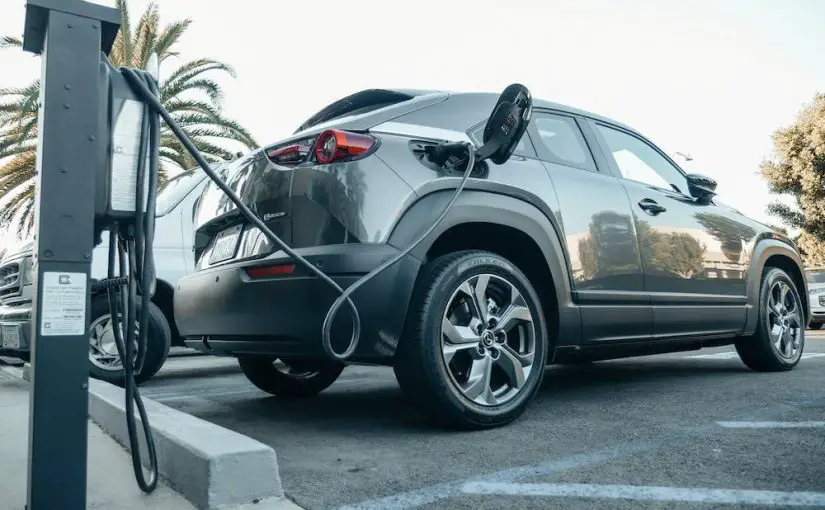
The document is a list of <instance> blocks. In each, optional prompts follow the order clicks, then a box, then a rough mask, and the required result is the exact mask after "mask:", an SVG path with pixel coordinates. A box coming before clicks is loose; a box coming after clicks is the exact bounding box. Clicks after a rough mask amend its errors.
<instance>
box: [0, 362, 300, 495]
mask: <svg viewBox="0 0 825 510" xmlns="http://www.w3.org/2000/svg"><path fill="white" fill-rule="evenodd" d="M4 376H5V377H13V378H18V379H24V380H29V364H28V363H26V364H25V365H24V366H23V367H15V366H8V365H2V364H0V378H2V377H4ZM125 400H126V394H125V391H124V390H123V388H120V387H118V386H115V385H113V384H109V383H107V382H103V381H99V380H97V379H91V378H90V379H89V418H90V419H91V420H92V421H93V422H95V423H96V424H97V425H98V426H100V428H102V429H103V430H104V431H105V432H106V433H107V434H109V435H110V436H111V437H112V438H114V439H115V441H117V442H118V443H120V444H121V445H122V446H123V447H124V448H126V449H127V450H129V449H130V445H129V433H128V431H127V429H126V406H125ZM143 405H144V407H145V408H146V414H147V415H148V416H149V422H150V425H151V427H152V435H153V438H154V440H155V452H156V453H157V459H158V472H159V474H160V476H161V478H163V479H164V481H165V482H166V484H167V485H169V486H170V487H171V488H173V489H174V490H175V491H177V492H178V493H179V494H180V495H182V496H183V497H184V498H186V499H187V500H189V501H190V502H191V503H192V504H194V505H195V506H196V507H197V508H199V509H201V510H230V509H234V510H247V509H248V510H253V509H255V510H302V509H301V507H300V506H298V505H296V504H295V503H293V502H292V501H290V500H288V499H287V498H286V497H285V496H284V491H283V488H282V486H281V477H280V474H279V471H278V459H277V457H276V455H275V451H274V450H273V449H272V448H270V447H269V446H267V445H265V444H263V443H260V442H258V441H255V440H254V439H252V438H249V437H247V436H244V435H242V434H238V433H237V432H233V431H231V430H228V429H225V428H223V427H220V426H218V425H215V424H212V423H209V422H207V421H205V420H201V419H200V418H196V417H194V416H192V415H189V414H186V413H183V412H180V411H177V410H175V409H172V408H170V407H167V406H165V405H163V404H161V403H159V402H155V401H154V400H151V399H148V398H145V397H144V398H143ZM135 419H136V421H137V424H138V436H139V441H140V450H141V459H142V460H143V462H144V465H147V464H148V458H149V457H148V453H147V452H146V444H145V438H144V436H143V429H142V425H143V423H142V422H141V420H140V417H139V416H138V414H137V409H136V410H135Z"/></svg>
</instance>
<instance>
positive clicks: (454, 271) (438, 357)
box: [423, 254, 549, 422]
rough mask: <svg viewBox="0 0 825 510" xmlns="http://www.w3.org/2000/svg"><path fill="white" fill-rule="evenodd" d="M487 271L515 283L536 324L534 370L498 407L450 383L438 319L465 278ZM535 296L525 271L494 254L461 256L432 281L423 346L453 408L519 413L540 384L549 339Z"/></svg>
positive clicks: (494, 417) (479, 414) (490, 415)
mask: <svg viewBox="0 0 825 510" xmlns="http://www.w3.org/2000/svg"><path fill="white" fill-rule="evenodd" d="M482 273H489V274H494V275H496V276H499V277H502V278H504V279H505V280H507V281H508V282H509V283H510V284H512V285H514V286H515V287H516V288H517V289H518V291H519V292H520V293H521V294H522V296H523V297H524V298H526V299H525V300H526V302H527V306H528V308H529V309H530V313H531V315H532V317H533V324H534V327H535V358H534V364H533V369H532V370H531V371H530V375H529V376H528V377H527V380H526V381H525V386H524V388H523V389H522V391H521V392H519V394H518V395H516V396H515V397H514V398H512V399H511V400H509V401H508V402H506V403H504V404H501V405H498V406H482V405H479V404H477V403H475V402H472V401H471V400H469V399H468V398H466V397H465V396H464V395H463V394H462V393H461V392H460V391H459V389H458V388H456V386H455V384H454V383H453V380H452V376H451V374H450V372H449V369H448V367H447V364H446V363H445V361H444V357H443V355H442V352H441V342H442V332H441V321H442V317H443V314H444V310H445V309H446V307H447V306H448V305H449V300H450V297H451V296H452V295H453V293H454V292H455V290H456V289H457V288H458V287H459V286H460V285H461V284H462V283H463V282H464V281H465V280H467V279H468V278H471V277H473V276H476V275H479V274H482ZM540 303H541V301H540V300H539V297H538V295H537V294H536V292H535V290H533V287H532V285H531V284H530V282H529V280H528V279H527V278H526V277H525V276H524V274H523V273H522V272H521V271H520V270H519V269H518V268H516V267H515V266H514V265H512V264H510V263H509V262H507V261H506V260H504V259H502V258H501V257H498V256H496V255H494V254H471V255H467V256H465V257H461V258H459V259H458V260H456V261H454V262H453V263H452V264H450V266H449V268H448V269H447V270H446V271H445V272H444V273H443V274H442V275H441V276H440V277H439V278H438V279H437V280H436V281H435V284H434V291H433V293H432V298H431V300H430V303H429V309H428V311H427V314H426V319H425V321H424V330H423V331H424V338H423V349H424V355H425V359H427V360H429V361H430V363H428V364H427V365H428V367H425V368H431V370H434V371H435V372H436V373H435V374H434V375H436V377H437V378H438V379H440V380H442V381H444V383H445V386H446V388H445V389H446V390H447V391H445V392H444V398H446V399H448V401H449V402H450V404H451V406H450V407H452V408H453V409H458V410H463V411H464V412H465V413H467V414H470V415H472V419H473V420H474V421H476V420H479V419H480V420H482V421H484V422H486V421H499V420H501V419H502V418H504V417H506V416H507V415H508V414H514V413H518V412H520V410H521V408H522V407H523V406H525V405H526V404H528V403H529V401H530V400H531V399H532V398H533V396H534V395H535V394H536V392H537V391H538V388H539V387H540V386H541V382H542V380H543V377H544V372H545V363H544V362H543V361H542V360H546V359H547V351H548V348H549V347H548V345H547V343H548V340H547V337H548V335H547V325H546V323H545V319H544V313H543V311H542V309H541V305H540Z"/></svg>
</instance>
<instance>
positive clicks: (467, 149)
mask: <svg viewBox="0 0 825 510" xmlns="http://www.w3.org/2000/svg"><path fill="white" fill-rule="evenodd" d="M120 71H121V73H122V74H123V76H124V78H126V80H127V81H128V82H129V84H130V85H131V86H132V89H133V91H134V92H135V93H136V94H138V95H139V96H141V97H142V98H143V100H144V101H145V102H146V103H148V105H149V106H151V107H152V109H154V110H155V112H157V113H158V114H159V115H160V116H161V117H162V118H163V120H164V122H166V124H167V125H168V126H169V128H170V129H171V130H172V132H174V133H175V136H177V138H178V139H179V140H180V141H181V143H182V144H183V146H184V147H185V148H186V150H187V151H189V153H190V154H191V155H192V157H193V158H194V159H195V161H197V162H198V165H200V167H201V168H202V169H203V171H204V172H206V175H207V176H208V177H209V178H210V179H211V180H212V181H213V182H214V183H215V184H216V185H217V186H218V187H219V188H220V189H221V190H222V191H223V192H224V193H225V194H226V196H227V197H228V198H229V200H231V201H232V203H233V204H235V206H236V207H237V208H238V210H239V211H240V212H241V214H243V216H244V217H245V218H246V219H247V220H248V221H249V222H250V223H252V224H253V225H255V226H256V227H257V228H258V229H259V230H260V231H261V233H263V235H264V236H266V238H267V239H269V241H271V242H272V243H273V244H275V245H277V246H278V247H279V248H280V249H281V250H283V251H284V252H285V253H286V254H287V255H289V256H290V257H292V258H293V259H295V260H296V261H297V262H298V263H299V264H301V265H302V266H303V267H304V268H305V269H306V270H307V271H309V272H310V273H312V274H314V275H315V276H317V277H318V278H319V279H321V280H322V281H324V283H326V284H327V285H329V286H330V287H332V288H333V289H335V290H336V292H338V293H339V294H340V295H339V297H338V298H337V299H336V300H335V302H334V303H333V304H332V306H331V307H330V308H329V311H328V312H327V315H326V317H325V318H324V323H323V327H322V341H323V347H324V351H325V352H326V354H327V356H329V357H330V358H332V359H334V360H338V361H345V360H347V359H348V358H349V357H350V356H352V354H353V353H354V352H355V350H356V348H357V347H358V342H359V340H360V337H361V317H360V316H359V314H358V308H357V307H356V306H355V303H353V301H352V298H351V295H352V293H353V292H355V291H356V290H358V289H359V288H360V287H362V286H363V285H364V284H365V283H367V282H368V281H369V280H371V279H372V278H375V276H377V275H378V274H379V273H381V272H382V271H385V270H386V269H388V268H389V267H390V266H392V265H393V264H395V263H396V262H398V261H399V260H401V259H402V258H403V257H405V256H406V255H408V254H409V253H410V252H411V251H412V250H413V249H415V247H416V246H418V245H419V244H420V243H421V242H422V241H423V240H424V239H425V238H426V237H427V236H429V235H430V234H431V233H432V232H433V231H434V230H435V229H436V228H437V227H438V225H439V224H440V223H441V222H442V221H443V220H444V218H446V216H447V214H448V213H449V212H450V209H452V207H453V205H454V204H455V202H456V200H457V199H458V196H459V195H460V194H461V191H462V190H463V189H464V186H465V184H466V183H467V180H468V179H469V178H470V175H471V174H472V171H473V168H474V167H475V162H476V157H475V150H474V148H473V146H472V144H470V143H465V142H457V143H444V144H440V145H438V146H436V148H435V149H434V150H433V151H432V152H433V153H434V154H436V153H437V154H441V155H443V156H444V159H445V160H446V158H447V157H449V156H450V155H456V156H459V157H462V156H464V154H466V157H467V167H466V169H465V171H464V174H463V176H462V179H461V181H460V182H459V185H458V187H457V188H456V190H455V193H454V194H453V197H452V199H451V200H450V202H449V203H448V204H447V206H446V207H445V208H444V211H443V212H442V213H441V215H440V216H439V217H438V219H437V220H436V221H435V222H434V223H433V224H432V225H431V226H430V228H428V229H427V230H426V231H425V232H424V233H423V234H422V235H421V236H420V237H419V238H417V239H416V240H415V241H413V243H412V244H410V245H409V246H408V247H407V248H405V249H404V250H403V251H401V252H399V253H398V254H397V255H396V256H394V257H393V258H391V259H389V260H388V261H386V262H384V263H383V264H381V265H380V266H378V267H377V268H375V269H373V270H372V271H370V272H369V273H367V274H366V275H364V276H363V277H361V278H360V279H358V280H357V281H356V282H355V283H353V284H352V285H350V286H349V287H348V288H347V290H346V291H345V290H343V289H342V288H341V287H340V286H339V285H338V284H337V283H336V282H335V281H334V280H333V279H332V278H330V277H329V276H328V275H327V274H326V273H324V272H323V271H321V270H320V269H318V268H317V267H315V265H313V264H312V263H311V262H309V261H308V260H306V259H305V258H304V257H302V256H301V255H299V254H298V253H296V252H295V251H294V250H293V249H292V248H290V247H289V246H288V245H287V244H286V243H285V242H284V241H283V240H282V239H281V238H279V237H278V236H277V235H275V233H274V232H272V230H270V229H269V227H267V226H266V224H265V223H264V222H263V221H261V219H260V218H259V217H258V216H257V215H256V214H255V213H254V212H252V210H251V209H249V207H247V206H246V205H244V204H243V202H242V201H241V199H240V198H239V197H238V196H237V195H236V194H235V193H234V192H233V191H232V190H231V189H230V188H229V186H227V184H226V183H225V182H224V181H223V179H221V178H220V176H219V175H218V174H217V173H216V172H215V171H214V170H212V168H211V167H210V166H209V163H208V162H207V161H206V160H205V159H204V158H203V156H202V155H201V154H200V152H199V151H198V149H197V148H196V147H195V146H194V145H193V144H192V142H191V141H190V140H189V137H187V136H186V133H184V132H183V130H182V129H181V128H180V127H179V126H178V125H177V123H176V122H175V120H174V119H173V118H172V116H171V115H170V114H169V112H167V111H166V109H165V108H164V107H163V105H162V104H161V103H160V101H159V100H158V98H157V94H156V93H153V91H152V90H150V88H149V87H147V85H146V83H145V82H144V81H143V80H141V78H140V76H139V75H138V73H137V71H136V70H134V69H130V68H121V69H120ZM345 302H346V304H347V305H348V306H349V311H350V315H351V316H352V336H351V338H350V343H349V346H348V347H347V349H346V350H345V351H344V352H343V353H340V354H339V353H337V352H335V350H334V349H333V348H332V339H331V331H332V323H333V320H334V319H335V316H336V314H337V313H338V311H339V310H340V308H341V307H342V306H343V304H344V303H345Z"/></svg>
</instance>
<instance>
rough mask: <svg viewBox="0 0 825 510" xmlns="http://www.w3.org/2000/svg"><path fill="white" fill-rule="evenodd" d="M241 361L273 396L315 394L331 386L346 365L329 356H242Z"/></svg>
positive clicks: (254, 381)
mask: <svg viewBox="0 0 825 510" xmlns="http://www.w3.org/2000/svg"><path fill="white" fill-rule="evenodd" d="M238 364H239V365H240V366H241V371H242V372H243V373H244V375H245V376H246V378H247V379H249V382H251V383H252V384H254V385H255V386H256V387H257V388H258V389H260V390H262V391H265V392H267V393H269V394H271V395H275V396H278V397H284V398H303V397H313V396H315V395H317V394H318V393H321V392H322V391H324V390H325V389H327V388H329V387H330V386H331V385H332V383H334V382H335V381H336V380H337V379H338V376H340V375H341V372H343V370H344V367H345V365H343V364H342V363H339V362H337V361H333V360H326V359H294V360H292V359H276V358H272V357H262V356H241V357H239V358H238Z"/></svg>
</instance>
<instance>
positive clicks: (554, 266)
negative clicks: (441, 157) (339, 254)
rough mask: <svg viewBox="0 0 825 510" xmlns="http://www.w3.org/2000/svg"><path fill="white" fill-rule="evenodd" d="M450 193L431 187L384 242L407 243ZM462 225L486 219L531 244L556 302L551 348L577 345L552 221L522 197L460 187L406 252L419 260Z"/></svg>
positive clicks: (574, 311) (575, 316) (575, 315)
mask: <svg viewBox="0 0 825 510" xmlns="http://www.w3.org/2000/svg"><path fill="white" fill-rule="evenodd" d="M468 186H469V185H468ZM453 191H454V190H452V189H443V190H434V191H432V192H430V193H428V194H427V195H424V196H423V197H421V198H420V199H419V200H417V201H416V202H415V203H414V204H412V205H411V206H410V207H409V208H407V210H406V211H405V212H404V213H403V215H402V216H401V218H400V219H399V221H398V222H397V223H396V225H395V227H394V228H393V230H392V232H391V234H390V236H389V240H388V243H389V244H390V245H392V246H395V247H397V248H399V249H402V248H404V247H406V246H409V244H410V243H411V242H412V241H414V240H415V238H416V237H417V236H419V235H421V232H422V231H423V230H424V229H426V228H427V227H428V226H429V225H431V224H432V223H433V222H434V221H435V220H436V218H437V217H438V216H439V215H440V214H441V212H442V211H443V210H444V207H445V206H446V204H447V202H449V200H450V199H451V198H452V194H453ZM466 223H490V224H495V225H500V226H504V227H509V228H514V229H516V230H519V231H521V232H523V233H524V234H526V235H528V236H529V237H530V238H531V239H533V241H535V242H536V244H537V245H538V246H539V249H540V250H541V251H542V253H543V255H544V258H545V260H546V261H547V265H548V268H549V270H550V274H551V276H552V278H553V281H554V284H555V285H554V287H555V292H556V300H557V302H558V303H559V330H558V342H557V345H556V346H559V345H570V344H578V343H580V341H581V314H580V311H579V308H578V306H577V305H576V304H575V303H574V302H573V297H572V285H571V281H570V271H569V267H568V263H567V257H566V251H565V250H564V248H563V246H562V243H561V241H560V237H559V234H558V231H559V228H558V227H557V226H555V225H554V222H553V221H551V219H550V218H549V217H548V216H547V215H546V214H545V213H544V212H542V211H541V210H539V209H538V208H537V207H536V206H535V205H532V204H531V203H528V202H526V201H524V200H522V199H519V198H515V197H512V196H509V195H505V194H501V193H496V192H491V191H482V190H477V189H466V190H465V191H464V192H463V193H462V194H461V196H459V198H458V200H457V201H456V203H455V205H454V206H453V209H452V210H451V211H450V213H449V214H448V215H447V217H446V218H445V219H444V221H443V222H442V223H441V225H439V226H438V228H436V230H434V231H433V232H432V234H431V235H430V236H429V237H428V238H427V239H425V240H424V241H423V242H422V243H421V244H419V245H418V247H416V249H414V250H413V251H412V252H411V255H412V256H413V257H415V258H416V259H417V260H420V261H423V260H424V259H425V258H426V254H427V252H428V251H429V249H430V247H432V245H433V244H434V243H435V242H436V240H438V238H439V237H440V236H441V235H442V234H443V233H444V232H446V231H447V230H449V229H450V228H452V227H455V226H457V225H461V224H466Z"/></svg>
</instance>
